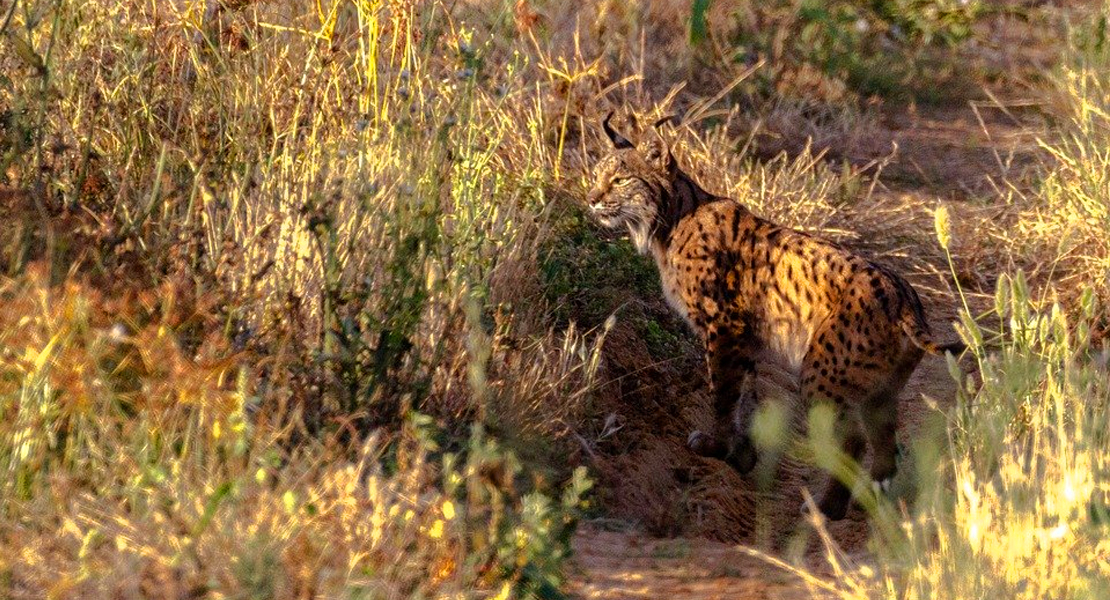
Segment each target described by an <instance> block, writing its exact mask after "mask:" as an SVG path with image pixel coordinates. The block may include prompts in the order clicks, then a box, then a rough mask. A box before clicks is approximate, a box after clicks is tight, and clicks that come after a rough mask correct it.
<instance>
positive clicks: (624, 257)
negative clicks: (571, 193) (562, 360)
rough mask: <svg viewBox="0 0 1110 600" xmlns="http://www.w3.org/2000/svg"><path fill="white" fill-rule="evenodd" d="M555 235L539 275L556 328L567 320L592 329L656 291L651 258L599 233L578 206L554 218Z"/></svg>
mask: <svg viewBox="0 0 1110 600" xmlns="http://www.w3.org/2000/svg"><path fill="white" fill-rule="evenodd" d="M555 231H556V234H555V235H554V236H553V242H552V243H551V246H550V247H549V248H548V249H547V252H546V254H545V256H543V257H542V258H541V261H540V274H541V277H542V283H543V289H544V296H545V298H546V299H547V300H548V302H549V303H550V304H551V305H552V307H553V314H552V318H553V321H554V322H555V323H556V324H557V325H565V324H567V323H569V322H570V321H572V320H573V321H576V322H577V323H578V324H579V325H582V326H584V327H595V326H598V325H600V324H602V323H604V322H605V319H606V318H608V317H609V315H611V314H613V313H614V312H616V311H618V309H621V308H622V307H623V306H625V305H627V304H628V303H629V301H630V300H634V299H635V298H636V297H650V296H652V295H655V296H656V297H657V296H658V295H659V294H661V293H662V292H661V290H660V287H659V275H658V273H657V271H656V270H655V265H654V264H652V262H651V260H650V259H648V258H646V257H644V256H640V255H639V254H638V253H637V252H636V250H635V248H633V247H632V244H631V243H630V242H629V241H628V240H626V239H612V236H610V235H608V234H607V233H605V232H603V231H601V230H600V228H598V227H597V226H596V225H594V224H593V223H592V222H591V221H590V220H589V218H588V217H587V216H586V215H585V214H584V212H583V211H582V209H581V208H579V207H570V208H568V209H567V210H566V211H565V212H564V213H563V214H562V215H561V216H560V217H558V218H557V219H556V223H555ZM622 312H627V311H622Z"/></svg>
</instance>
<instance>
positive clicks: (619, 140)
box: [601, 111, 632, 148]
mask: <svg viewBox="0 0 1110 600" xmlns="http://www.w3.org/2000/svg"><path fill="white" fill-rule="evenodd" d="M612 118H613V111H609V114H607V115H605V119H604V120H602V121H601V127H602V128H603V129H605V135H607V136H609V141H611V142H613V146H614V147H616V148H631V147H632V142H630V141H628V138H626V137H624V136H623V135H621V134H619V133H617V131H616V130H615V129H613V126H612V125H610V124H609V119H612Z"/></svg>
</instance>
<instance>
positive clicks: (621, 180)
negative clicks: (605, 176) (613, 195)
mask: <svg viewBox="0 0 1110 600" xmlns="http://www.w3.org/2000/svg"><path fill="white" fill-rule="evenodd" d="M634 180H635V177H614V178H613V185H627V184H629V183H632V182H633V181H634Z"/></svg>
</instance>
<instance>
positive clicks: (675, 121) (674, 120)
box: [651, 115, 682, 129]
mask: <svg viewBox="0 0 1110 600" xmlns="http://www.w3.org/2000/svg"><path fill="white" fill-rule="evenodd" d="M681 122H682V121H681V120H680V119H679V118H678V115H667V116H665V117H663V118H662V119H659V120H658V121H656V122H654V123H652V124H651V126H652V128H653V129H659V128H660V127H662V126H664V125H666V124H668V123H670V124H671V125H674V126H675V127H678V125H679V124H680V123H681Z"/></svg>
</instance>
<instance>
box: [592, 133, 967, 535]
mask: <svg viewBox="0 0 1110 600" xmlns="http://www.w3.org/2000/svg"><path fill="white" fill-rule="evenodd" d="M604 125H605V129H606V132H607V133H609V136H610V139H612V140H613V142H614V144H615V145H616V149H615V150H614V151H613V152H612V153H610V154H609V155H608V156H606V157H604V158H602V159H601V160H600V161H599V162H598V163H597V165H596V166H595V169H594V173H593V189H592V190H591V191H590V192H589V195H588V202H589V206H590V209H591V211H592V212H593V214H594V216H595V217H596V218H597V219H598V220H599V221H600V222H601V223H602V224H603V225H605V226H608V227H627V228H628V231H629V233H630V234H631V238H632V241H633V243H634V244H635V245H636V247H637V248H638V249H639V250H640V252H642V253H644V254H648V255H650V256H652V257H653V258H654V259H655V263H656V265H657V266H658V268H659V274H660V279H661V281H662V286H663V292H664V294H665V296H666V299H667V302H668V303H669V304H670V306H671V307H672V308H674V310H675V311H676V312H677V313H678V314H680V315H681V316H682V317H683V318H684V319H685V320H686V322H687V323H688V324H689V325H690V327H691V328H692V329H693V330H694V331H695V332H696V333H697V334H698V335H699V336H700V337H701V339H702V340H703V341H704V343H705V351H706V362H707V364H708V369H709V381H710V385H711V387H712V390H713V395H714V411H715V425H714V428H713V430H712V431H708V432H702V431H694V432H693V433H691V435H690V438H689V446H690V448H691V450H693V451H694V452H696V453H698V454H700V455H703V456H708V457H713V458H718V459H722V460H725V461H726V462H728V463H729V464H730V465H732V466H733V467H734V468H735V469H737V470H738V471H740V472H741V473H746V472H748V471H749V470H751V469H752V467H753V466H754V465H755V463H756V459H757V453H756V450H755V448H754V447H753V445H752V442H751V440H750V436H749V428H750V426H751V419H752V416H753V414H754V412H755V410H756V408H757V406H758V404H759V398H758V397H757V393H756V389H755V385H754V377H755V368H756V364H757V362H760V361H770V362H772V363H775V364H777V365H778V366H779V367H780V368H784V369H786V370H787V371H788V372H790V373H792V374H793V375H794V376H796V377H797V379H798V382H799V389H800V392H801V394H802V397H803V399H804V401H806V402H807V403H813V402H822V401H823V402H828V403H830V404H831V405H832V406H834V407H835V408H836V409H837V410H838V414H839V421H838V431H840V432H841V433H842V435H843V444H844V446H843V448H844V451H845V452H846V453H847V454H848V455H849V456H851V457H852V458H853V459H854V460H856V461H857V462H858V461H859V460H860V459H861V458H862V455H863V451H864V450H865V445H866V444H865V441H866V442H867V443H869V444H870V446H871V449H872V452H873V458H872V467H871V477H872V479H873V480H874V481H876V482H882V484H883V485H884V486H885V484H886V483H887V482H888V481H889V479H890V478H891V477H893V475H894V473H895V469H896V445H895V427H896V425H897V419H898V413H897V411H898V393H899V391H900V390H901V389H902V387H903V386H904V385H905V383H906V380H907V379H908V378H909V376H910V374H911V373H912V372H913V370H914V368H915V367H916V366H917V364H918V362H919V361H920V360H921V358H922V356H923V355H924V353H925V352H930V353H938V354H939V353H943V352H945V351H953V352H958V351H959V350H960V349H961V348H962V346H961V345H960V344H948V345H940V344H937V343H936V342H934V341H933V338H932V335H931V333H930V331H929V325H928V322H927V321H926V318H925V313H924V309H923V307H922V305H921V300H920V299H919V298H918V295H917V293H916V292H915V291H914V289H913V288H912V287H911V286H910V284H909V283H908V282H907V281H906V280H905V279H903V278H902V277H900V276H899V275H898V274H896V273H894V272H893V271H891V270H890V269H888V268H885V267H883V266H880V265H878V264H876V263H874V262H871V261H870V260H867V259H865V258H863V257H861V256H859V255H856V254H853V253H852V252H850V251H848V250H846V249H844V248H842V247H840V246H837V245H835V244H832V243H829V242H826V241H823V240H821V239H819V238H816V237H813V236H811V235H807V234H805V233H802V232H799V231H795V230H793V229H790V228H787V227H782V226H780V225H776V224H775V223H772V222H770V221H768V220H766V219H762V218H760V217H758V216H756V215H755V214H753V213H752V212H751V211H749V210H748V209H747V208H746V207H744V205H742V204H741V203H739V202H737V201H736V200H733V199H730V198H723V197H720V196H716V195H714V194H711V193H709V192H707V191H706V190H705V189H703V188H702V187H701V186H699V185H698V184H697V182H695V181H694V180H693V179H691V178H690V176H689V175H687V174H686V173H684V172H683V171H682V170H681V169H680V168H679V166H678V164H677V162H676V161H675V159H674V157H673V155H672V154H671V151H670V149H669V148H668V146H667V144H666V143H665V142H664V140H663V138H662V137H661V135H659V134H658V132H655V131H650V132H649V133H648V134H647V136H646V140H644V141H642V142H641V143H639V144H638V145H633V144H632V143H631V142H629V141H628V140H627V139H626V138H624V137H623V136H621V135H620V134H617V133H616V132H615V131H613V130H612V128H611V127H610V126H609V124H608V118H606V121H605V123H604ZM850 499H851V492H850V491H849V490H848V488H847V487H846V486H844V485H843V484H841V483H840V482H838V481H835V480H834V481H833V482H832V483H830V485H829V488H828V489H827V490H826V492H825V494H824V495H823V496H822V498H821V501H820V504H819V507H820V509H821V511H822V512H823V513H824V514H825V515H826V516H828V517H829V518H831V519H839V518H842V517H843V516H844V514H845V512H846V511H847V508H848V504H849V501H850Z"/></svg>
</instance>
